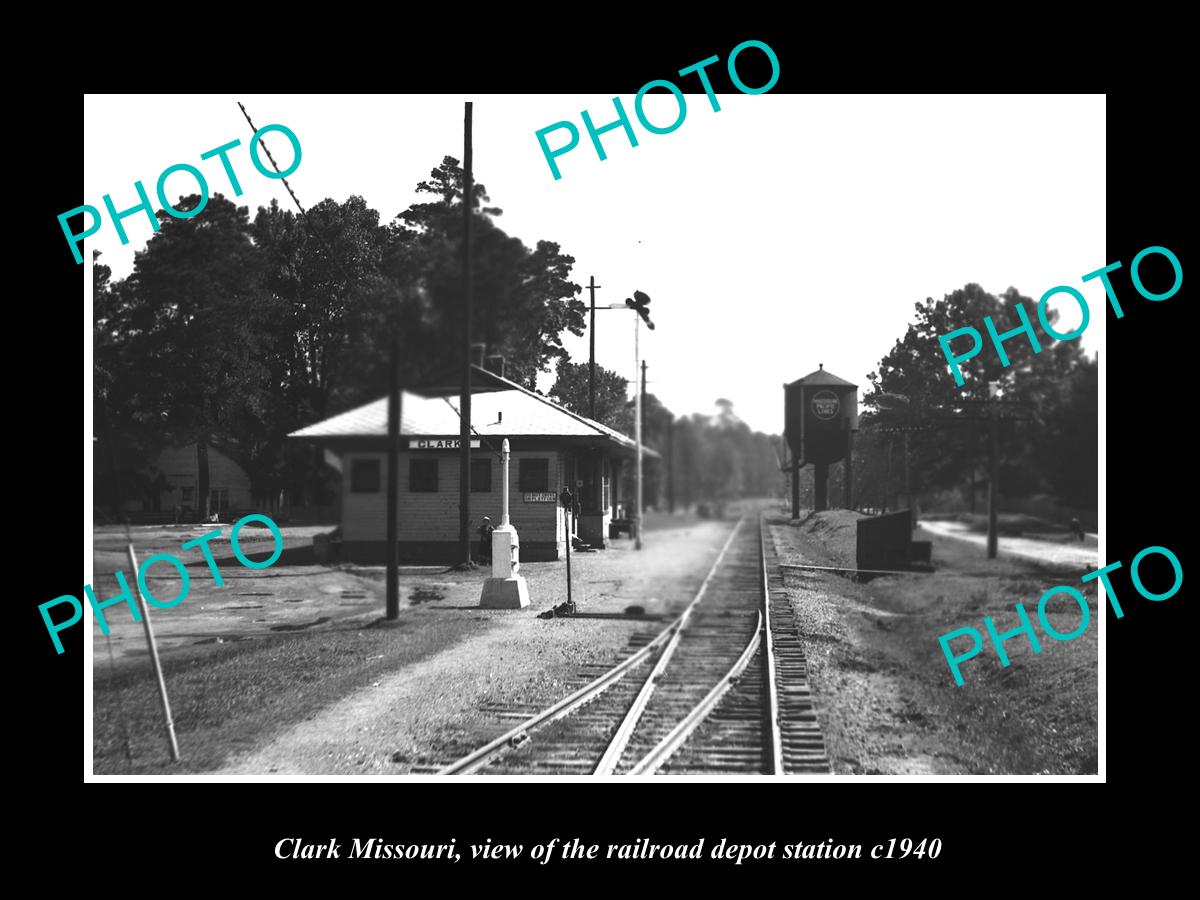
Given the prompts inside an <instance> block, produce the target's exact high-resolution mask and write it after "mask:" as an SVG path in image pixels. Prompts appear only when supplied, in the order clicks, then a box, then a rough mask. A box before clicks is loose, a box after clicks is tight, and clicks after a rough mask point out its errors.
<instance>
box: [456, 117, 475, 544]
mask: <svg viewBox="0 0 1200 900" xmlns="http://www.w3.org/2000/svg"><path fill="white" fill-rule="evenodd" d="M473 164H474V161H473V159H472V152H471V102H470V101H467V103H466V109H465V112H464V116H463V346H462V350H463V376H462V377H463V380H462V391H461V393H460V394H459V398H458V410H459V429H458V442H459V454H458V460H459V464H458V552H459V556H460V558H461V561H462V564H463V565H464V566H466V567H467V568H470V567H471V301H472V297H471V293H472V287H473V285H472V283H471V215H472V212H473V211H474V210H473V207H474V204H475V178H474V168H473Z"/></svg>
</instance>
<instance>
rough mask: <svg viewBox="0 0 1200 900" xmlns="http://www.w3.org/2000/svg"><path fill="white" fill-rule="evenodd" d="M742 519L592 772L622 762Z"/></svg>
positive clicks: (611, 768) (601, 771) (607, 771)
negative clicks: (684, 630)
mask: <svg viewBox="0 0 1200 900" xmlns="http://www.w3.org/2000/svg"><path fill="white" fill-rule="evenodd" d="M744 521H745V517H744V516H743V517H742V518H741V519H739V520H738V523H737V525H735V526H734V527H733V531H731V532H730V533H729V539H728V540H726V541H725V546H724V547H722V548H721V552H720V554H719V555H718V556H717V561H716V562H715V563H713V566H712V568H711V569H709V572H708V575H707V576H706V577H705V579H704V583H703V584H702V585H700V590H699V591H697V592H696V596H695V597H694V598H693V599H692V602H691V603H689V604H688V606H687V609H685V610H684V611H683V614H682V615H680V617H679V618H678V620H677V621H678V623H679V627H678V628H677V629H676V631H675V633H674V634H673V635H672V636H671V640H670V641H669V642H668V643H667V646H666V647H665V648H663V652H662V655H661V656H659V658H658V662H657V663H655V665H654V669H653V670H652V671H651V672H650V674H649V675H648V676H647V677H646V680H645V682H643V683H642V689H641V690H640V691H638V695H637V696H636V697H634V699H633V702H632V703H631V704H630V705H629V709H628V710H627V711H626V713H625V717H624V718H623V719H622V720H621V724H620V725H618V726H617V730H616V732H615V733H614V734H613V737H612V740H610V741H609V743H608V747H607V748H606V749H605V751H604V755H603V756H602V757H601V758H600V761H599V762H598V763H596V768H595V769H593V770H592V774H593V775H611V774H612V773H613V772H614V771H615V770H616V768H617V764H618V763H619V762H620V761H621V754H623V753H624V752H625V747H626V745H627V744H628V743H629V739H630V738H631V737H632V736H633V731H634V729H635V728H637V723H638V721H639V720H640V719H641V717H642V713H643V712H645V709H646V704H647V703H649V702H650V695H651V694H653V693H654V688H655V686H656V685H657V684H658V680H659V679H660V678H661V677H662V674H663V672H665V671H666V668H667V663H669V662H670V661H671V657H672V656H673V655H674V654H675V649H676V648H677V647H678V646H679V641H680V637H681V636H682V635H683V629H684V628H686V627H687V623H688V619H690V618H691V615H692V611H693V610H694V609H695V608H696V606H697V605H698V604H699V603H700V601H701V600H702V599H703V598H704V595H705V593H706V592H707V591H708V585H709V583H710V582H711V581H712V579H713V576H714V575H716V574H717V569H718V568H719V567H720V565H721V560H723V559H724V558H725V551H727V550H728V549H729V545H730V544H732V543H733V539H734V537H736V536H737V533H738V531H739V530H741V527H742V523H743V522H744Z"/></svg>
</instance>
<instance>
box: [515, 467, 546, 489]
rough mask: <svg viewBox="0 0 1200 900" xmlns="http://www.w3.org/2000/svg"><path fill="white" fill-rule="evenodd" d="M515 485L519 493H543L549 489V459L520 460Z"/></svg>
mask: <svg viewBox="0 0 1200 900" xmlns="http://www.w3.org/2000/svg"><path fill="white" fill-rule="evenodd" d="M517 485H518V490H520V491H521V493H537V492H542V493H545V492H546V491H548V490H550V460H548V459H522V460H520V467H519V469H518V473H517Z"/></svg>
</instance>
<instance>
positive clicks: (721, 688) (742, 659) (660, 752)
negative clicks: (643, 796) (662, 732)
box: [625, 610, 763, 775]
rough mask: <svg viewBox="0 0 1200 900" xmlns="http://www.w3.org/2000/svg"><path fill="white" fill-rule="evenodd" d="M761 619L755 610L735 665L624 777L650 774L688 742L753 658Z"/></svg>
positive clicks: (756, 647)
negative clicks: (751, 631)
mask: <svg viewBox="0 0 1200 900" xmlns="http://www.w3.org/2000/svg"><path fill="white" fill-rule="evenodd" d="M762 625H763V617H762V611H761V610H759V611H758V624H757V625H756V626H755V628H754V635H753V636H752V637H751V638H750V641H749V643H747V644H746V649H745V650H743V651H742V655H741V656H739V657H738V660H737V662H735V663H734V664H733V667H732V668H731V669H730V670H729V671H728V672H726V673H725V676H724V677H723V678H722V679H721V680H720V681H718V682H717V683H716V685H715V686H714V687H713V689H712V690H711V691H709V692H708V694H707V695H706V696H705V697H704V699H703V700H701V701H700V702H699V703H697V704H696V705H695V706H694V707H693V708H692V711H691V712H689V713H688V714H687V715H686V716H684V718H683V719H681V720H680V722H679V724H678V725H676V726H675V727H674V728H673V729H671V733H670V734H668V735H667V736H666V737H664V738H663V739H662V740H661V741H659V742H658V745H657V746H656V747H655V748H654V749H653V750H651V751H650V752H649V753H647V754H646V755H645V756H644V757H642V759H641V760H639V761H638V763H637V764H636V765H635V766H634V767H633V768H631V769H630V770H629V771H628V772H627V773H625V774H627V775H653V774H654V773H655V772H656V771H658V769H659V768H660V767H661V766H662V764H663V763H665V762H666V761H667V760H668V759H670V758H671V755H672V754H674V752H675V751H676V750H678V749H679V748H680V747H681V746H682V745H683V742H684V741H686V740H687V739H688V737H689V736H690V735H691V733H692V732H693V731H695V729H696V727H697V726H698V725H699V724H700V723H701V722H703V721H704V720H705V719H706V718H707V717H708V714H709V713H710V712H712V711H713V709H714V708H715V707H716V705H717V704H718V703H720V702H721V698H722V697H724V696H725V692H726V691H728V690H729V689H730V688H731V687H733V685H734V683H736V681H737V679H738V677H739V676H740V675H741V674H742V672H743V671H744V670H745V668H746V666H747V665H749V664H750V660H751V659H753V658H754V654H755V652H757V650H758V647H759V644H760V642H761V639H762Z"/></svg>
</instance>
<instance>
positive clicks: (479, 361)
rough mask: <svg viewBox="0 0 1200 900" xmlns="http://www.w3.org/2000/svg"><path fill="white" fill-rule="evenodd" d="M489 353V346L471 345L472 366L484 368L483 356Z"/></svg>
mask: <svg viewBox="0 0 1200 900" xmlns="http://www.w3.org/2000/svg"><path fill="white" fill-rule="evenodd" d="M486 352H487V344H472V345H471V364H472V365H476V366H480V367H482V366H483V354H484V353H486Z"/></svg>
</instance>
